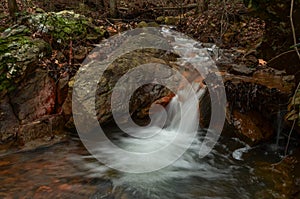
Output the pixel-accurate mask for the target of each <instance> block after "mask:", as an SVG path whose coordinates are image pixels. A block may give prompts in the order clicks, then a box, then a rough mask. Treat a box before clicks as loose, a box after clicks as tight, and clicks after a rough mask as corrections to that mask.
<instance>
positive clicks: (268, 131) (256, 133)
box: [231, 110, 274, 144]
mask: <svg viewBox="0 0 300 199" xmlns="http://www.w3.org/2000/svg"><path fill="white" fill-rule="evenodd" d="M231 123H232V125H233V126H234V127H235V129H236V130H237V132H238V134H237V136H238V137H240V138H241V139H243V140H245V141H246V142H247V143H250V144H251V143H252V144H255V143H258V142H261V141H263V140H268V139H269V138H270V137H271V136H272V134H273V131H274V129H273V128H272V125H271V124H270V122H268V121H266V120H265V118H263V117H262V116H261V115H260V114H259V113H258V112H254V111H250V112H247V113H240V112H239V111H237V110H234V111H233V113H232V115H231Z"/></svg>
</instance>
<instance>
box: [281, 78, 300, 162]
mask: <svg viewBox="0 0 300 199" xmlns="http://www.w3.org/2000/svg"><path fill="white" fill-rule="evenodd" d="M299 87H300V82H299V83H298V86H297V88H296V91H295V93H294V96H293V99H292V101H293V109H294V110H295V109H296V105H295V100H296V94H297V91H298V89H299ZM296 120H297V119H295V120H294V121H293V125H292V128H291V130H290V132H289V136H288V141H287V143H286V146H285V150H284V156H286V155H287V151H288V148H289V144H290V140H291V135H292V132H293V130H294V127H295V124H296Z"/></svg>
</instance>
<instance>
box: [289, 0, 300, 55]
mask: <svg viewBox="0 0 300 199" xmlns="http://www.w3.org/2000/svg"><path fill="white" fill-rule="evenodd" d="M293 11H294V0H291V9H290V22H291V27H292V33H293V39H294V45H295V47H294V49H295V51H296V52H297V55H298V57H299V60H300V53H299V51H298V48H297V46H296V45H297V39H296V33H295V27H294V22H293Z"/></svg>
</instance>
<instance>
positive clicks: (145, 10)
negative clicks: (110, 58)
mask: <svg viewBox="0 0 300 199" xmlns="http://www.w3.org/2000/svg"><path fill="white" fill-rule="evenodd" d="M5 2H6V1H1V3H0V13H2V14H0V27H1V28H0V32H3V31H4V30H5V29H6V28H8V27H10V26H12V25H13V24H14V23H15V22H14V21H12V20H11V19H10V17H9V13H8V8H7V4H6V3H5ZM17 2H18V5H19V9H20V10H21V12H20V13H21V16H22V15H26V14H30V13H34V12H35V10H36V8H37V7H38V8H41V9H43V10H44V11H61V10H65V9H69V10H70V9H72V10H74V11H75V12H76V13H80V14H83V15H85V16H87V17H90V18H92V19H93V23H94V24H95V25H97V26H100V25H101V26H104V27H105V28H106V29H107V30H108V31H109V32H110V35H113V34H117V33H118V32H119V31H124V30H128V29H133V28H135V27H136V26H137V24H138V23H139V22H141V21H146V22H151V21H156V19H157V17H159V16H170V15H173V16H180V15H181V17H180V18H181V20H180V21H179V22H178V23H177V30H179V31H181V32H183V33H185V34H187V35H189V36H191V37H192V38H194V39H196V40H198V41H200V42H204V43H215V44H216V45H217V46H218V47H219V48H223V49H234V50H235V51H236V52H238V53H239V54H240V56H239V57H236V58H234V61H235V62H240V61H241V58H242V59H243V60H244V58H245V57H246V56H248V55H250V54H251V55H255V54H256V48H257V47H258V46H259V45H260V43H261V42H262V37H263V34H264V27H265V23H264V22H263V21H262V20H261V19H259V18H255V17H251V16H248V15H247V9H246V7H245V5H244V4H243V2H242V1H239V0H236V1H235V2H229V1H228V2H226V1H222V2H221V3H220V2H219V1H211V2H210V4H209V6H208V10H206V11H204V12H202V13H196V12H195V9H191V10H185V12H184V13H183V11H182V10H177V9H174V10H171V11H167V12H163V11H161V10H159V9H158V10H153V9H152V8H153V7H157V5H159V6H161V7H176V6H177V7H178V5H176V3H172V1H170V2H169V1H158V0H151V1H147V2H146V1H145V2H146V3H140V2H134V1H133V2H132V1H122V4H121V5H119V6H120V7H121V8H122V9H121V11H120V19H119V20H116V19H110V18H109V17H108V12H107V9H103V5H95V4H91V3H86V4H82V1H79V0H74V1H72V2H69V1H62V0H54V1H51V3H50V4H47V3H46V1H37V0H35V1H30V4H29V3H28V4H25V5H24V2H26V1H20V0H19V1H17ZM27 2H29V1H27ZM88 2H98V1H88ZM192 3H193V2H192ZM181 12H182V13H181ZM75 45H76V44H73V46H75ZM78 45H83V46H87V44H82V43H81V44H78ZM88 45H90V44H88ZM59 54H60V53H57V51H55V50H54V51H53V55H52V57H51V60H49V62H55V60H59V57H57V56H59ZM66 56H68V55H66ZM258 58H259V57H256V58H254V59H255V60H254V64H253V63H252V64H251V66H252V67H255V66H257V65H258V61H257V60H258ZM250 59H251V58H250ZM252 59H253V56H252ZM59 61H60V64H61V65H66V66H67V65H69V64H68V63H67V61H65V62H66V63H61V62H63V60H59ZM49 62H48V63H49ZM73 63H74V62H73ZM75 64H76V63H75ZM78 64H80V63H78ZM50 65H55V64H50ZM69 67H70V66H69ZM60 68H62V67H60ZM65 68H68V67H65ZM76 68H77V67H76ZM51 70H52V71H53V68H52V69H51ZM65 71H71V70H63V71H61V70H58V71H57V72H60V73H62V72H65ZM73 72H74V71H73Z"/></svg>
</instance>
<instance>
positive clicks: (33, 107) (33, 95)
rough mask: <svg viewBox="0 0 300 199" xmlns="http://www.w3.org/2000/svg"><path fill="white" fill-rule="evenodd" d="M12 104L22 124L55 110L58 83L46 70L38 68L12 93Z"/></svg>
mask: <svg viewBox="0 0 300 199" xmlns="http://www.w3.org/2000/svg"><path fill="white" fill-rule="evenodd" d="M10 98H11V104H12V107H13V109H14V112H15V113H16V115H17V117H18V119H19V120H20V121H21V123H22V124H25V123H26V122H30V121H34V120H36V119H38V118H41V117H43V116H45V115H50V114H52V113H53V112H54V108H55V101H56V85H55V82H54V80H53V79H52V78H51V77H49V76H48V74H47V72H46V71H43V70H36V71H35V72H34V73H32V74H30V75H28V76H27V78H26V79H25V80H24V81H23V83H22V84H21V85H20V86H19V87H18V88H17V89H16V90H15V91H14V92H13V93H12V94H11V95H10Z"/></svg>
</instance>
